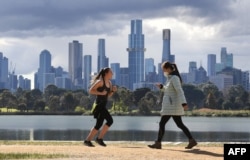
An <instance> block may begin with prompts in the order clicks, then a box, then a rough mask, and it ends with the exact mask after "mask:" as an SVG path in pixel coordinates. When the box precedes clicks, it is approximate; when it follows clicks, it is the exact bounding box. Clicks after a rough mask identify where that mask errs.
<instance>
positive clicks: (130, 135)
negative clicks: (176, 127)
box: [0, 129, 250, 142]
mask: <svg viewBox="0 0 250 160" xmlns="http://www.w3.org/2000/svg"><path fill="white" fill-rule="evenodd" d="M88 133H89V130H72V129H71V130H5V129H2V130H0V140H41V141H42V140H56V141H61V140H63V141H82V140H83V139H84V138H85V137H86V136H87V134H88ZM192 134H193V136H194V137H195V138H196V139H197V141H199V142H249V141H250V133H248V132H240V133H239V132H192ZM156 137H157V132H156V131H136V130H128V131H113V130H111V131H109V132H108V134H107V135H106V137H105V140H110V141H154V140H155V139H156ZM164 141H174V142H179V141H181V142H182V141H184V142H185V141H187V138H186V137H185V135H184V134H183V133H182V132H176V131H166V133H165V136H164Z"/></svg>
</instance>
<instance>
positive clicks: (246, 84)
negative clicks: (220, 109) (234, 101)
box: [242, 71, 250, 91]
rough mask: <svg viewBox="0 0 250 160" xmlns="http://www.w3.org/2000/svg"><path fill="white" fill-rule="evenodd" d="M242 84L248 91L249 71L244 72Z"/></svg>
mask: <svg viewBox="0 0 250 160" xmlns="http://www.w3.org/2000/svg"><path fill="white" fill-rule="evenodd" d="M242 86H243V87H244V88H245V90H246V91H249V89H250V87H249V71H244V72H242Z"/></svg>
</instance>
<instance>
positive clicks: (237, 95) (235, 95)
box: [226, 85, 249, 109]
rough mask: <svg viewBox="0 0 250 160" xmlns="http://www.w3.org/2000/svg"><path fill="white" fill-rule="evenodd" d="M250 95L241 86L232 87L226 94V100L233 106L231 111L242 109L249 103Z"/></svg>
mask: <svg viewBox="0 0 250 160" xmlns="http://www.w3.org/2000/svg"><path fill="white" fill-rule="evenodd" d="M248 99H249V93H248V92H246V91H245V89H244V88H243V87H242V86H241V85H233V86H231V87H230V88H229V89H228V91H227V93H226V100H227V101H230V102H231V103H232V104H233V106H232V108H231V109H242V108H244V107H245V106H246V104H247V103H248V102H249V101H248Z"/></svg>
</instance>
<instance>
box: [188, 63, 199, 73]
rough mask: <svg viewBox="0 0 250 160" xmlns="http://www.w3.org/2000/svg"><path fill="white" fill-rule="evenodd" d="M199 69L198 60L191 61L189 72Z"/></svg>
mask: <svg viewBox="0 0 250 160" xmlns="http://www.w3.org/2000/svg"><path fill="white" fill-rule="evenodd" d="M196 70H197V63H196V62H193V61H192V62H189V73H192V72H195V71H196Z"/></svg>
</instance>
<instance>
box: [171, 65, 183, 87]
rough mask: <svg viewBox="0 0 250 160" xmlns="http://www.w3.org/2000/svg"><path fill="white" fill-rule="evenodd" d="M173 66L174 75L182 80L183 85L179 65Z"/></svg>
mask: <svg viewBox="0 0 250 160" xmlns="http://www.w3.org/2000/svg"><path fill="white" fill-rule="evenodd" d="M172 66H173V72H172V75H176V76H178V77H179V78H180V81H181V83H182V78H181V75H180V72H179V70H178V68H177V65H176V64H175V63H172Z"/></svg>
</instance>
